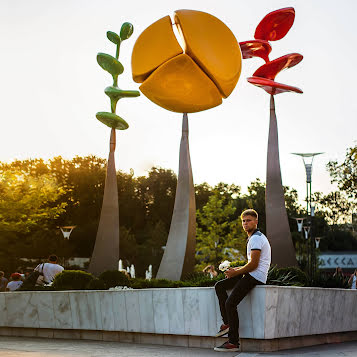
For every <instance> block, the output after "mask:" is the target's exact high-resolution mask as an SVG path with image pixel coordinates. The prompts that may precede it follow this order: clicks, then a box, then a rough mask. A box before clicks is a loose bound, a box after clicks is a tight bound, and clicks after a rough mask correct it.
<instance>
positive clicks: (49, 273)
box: [35, 263, 64, 284]
mask: <svg viewBox="0 0 357 357" xmlns="http://www.w3.org/2000/svg"><path fill="white" fill-rule="evenodd" d="M35 270H37V271H39V272H43V279H40V278H41V276H40V277H39V280H44V281H45V282H46V283H50V282H51V281H52V280H53V279H54V277H55V276H56V275H57V274H59V273H62V271H63V270H64V268H63V267H62V266H61V265H59V264H53V263H45V264H43V271H42V263H41V264H39V265H37V267H36V268H35ZM39 280H37V283H40V281H39ZM40 284H41V283H40Z"/></svg>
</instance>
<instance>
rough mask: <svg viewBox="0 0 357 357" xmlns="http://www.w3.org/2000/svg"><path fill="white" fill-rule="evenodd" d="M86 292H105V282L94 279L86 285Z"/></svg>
mask: <svg viewBox="0 0 357 357" xmlns="http://www.w3.org/2000/svg"><path fill="white" fill-rule="evenodd" d="M87 289H88V290H106V287H105V282H104V281H103V280H101V279H98V278H95V279H93V280H91V281H90V282H89V283H88V285H87Z"/></svg>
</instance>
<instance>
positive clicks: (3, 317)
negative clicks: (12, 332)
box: [0, 293, 7, 326]
mask: <svg viewBox="0 0 357 357" xmlns="http://www.w3.org/2000/svg"><path fill="white" fill-rule="evenodd" d="M5 295H6V293H0V326H7V310H6V301H5Z"/></svg>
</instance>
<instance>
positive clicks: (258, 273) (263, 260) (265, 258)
mask: <svg viewBox="0 0 357 357" xmlns="http://www.w3.org/2000/svg"><path fill="white" fill-rule="evenodd" d="M252 250H260V258H259V264H258V267H257V268H256V269H255V270H253V271H251V272H249V274H250V275H251V276H252V277H253V278H255V279H257V280H258V281H260V282H262V283H264V284H265V283H266V282H267V277H268V271H269V267H270V262H271V248H270V244H269V241H268V238H267V237H266V236H265V235H264V234H263V233H262V232H260V231H255V232H254V233H253V234H252V235H251V236H250V237H249V240H248V244H247V257H248V262H250V261H251V251H252Z"/></svg>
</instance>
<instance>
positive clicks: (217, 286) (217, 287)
mask: <svg viewBox="0 0 357 357" xmlns="http://www.w3.org/2000/svg"><path fill="white" fill-rule="evenodd" d="M214 288H215V290H216V292H220V291H223V290H225V289H224V287H223V280H220V281H217V283H216V284H214Z"/></svg>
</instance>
